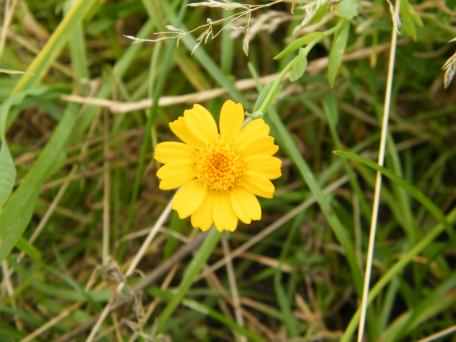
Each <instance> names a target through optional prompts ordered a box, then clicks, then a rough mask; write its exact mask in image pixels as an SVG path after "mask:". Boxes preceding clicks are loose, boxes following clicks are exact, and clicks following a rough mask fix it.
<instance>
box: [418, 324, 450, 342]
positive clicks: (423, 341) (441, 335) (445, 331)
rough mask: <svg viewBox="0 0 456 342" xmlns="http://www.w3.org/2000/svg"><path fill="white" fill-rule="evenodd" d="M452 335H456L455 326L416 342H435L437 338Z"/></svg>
mask: <svg viewBox="0 0 456 342" xmlns="http://www.w3.org/2000/svg"><path fill="white" fill-rule="evenodd" d="M453 333H456V325H452V326H451V327H449V328H446V329H444V330H442V331H439V332H437V333H435V334H432V335H431V336H428V337H425V338H422V339H421V340H419V341H418V342H431V341H435V340H437V339H439V338H442V337H444V336H448V335H450V334H453Z"/></svg>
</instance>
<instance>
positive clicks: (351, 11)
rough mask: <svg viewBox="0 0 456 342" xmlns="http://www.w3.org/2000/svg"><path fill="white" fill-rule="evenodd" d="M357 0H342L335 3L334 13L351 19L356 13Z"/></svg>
mask: <svg viewBox="0 0 456 342" xmlns="http://www.w3.org/2000/svg"><path fill="white" fill-rule="evenodd" d="M358 6H359V1H358V0H342V1H341V2H339V4H338V5H337V9H336V13H337V15H338V16H339V17H342V18H344V19H347V20H352V19H353V18H354V17H356V16H357V15H358Z"/></svg>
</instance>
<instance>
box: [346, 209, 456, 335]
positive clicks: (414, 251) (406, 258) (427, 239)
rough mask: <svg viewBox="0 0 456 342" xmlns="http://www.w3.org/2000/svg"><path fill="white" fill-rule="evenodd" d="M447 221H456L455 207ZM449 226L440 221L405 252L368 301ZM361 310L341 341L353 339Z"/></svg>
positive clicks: (354, 316)
mask: <svg viewBox="0 0 456 342" xmlns="http://www.w3.org/2000/svg"><path fill="white" fill-rule="evenodd" d="M445 222H448V224H450V225H452V224H454V223H455V222H456V209H453V210H452V211H451V212H450V213H449V214H448V215H447V216H446V218H445ZM446 227H447V225H446V224H442V223H439V224H438V225H436V226H435V227H434V228H432V229H431V231H430V232H429V233H428V234H426V235H425V236H424V237H423V238H422V239H421V240H420V241H419V242H418V243H417V244H416V245H415V246H414V247H413V248H411V249H410V250H409V251H408V252H406V253H405V254H403V255H402V256H401V258H400V259H399V261H398V262H396V263H395V264H394V265H393V266H392V267H389V268H388V271H387V272H386V273H385V275H383V276H382V277H381V278H380V280H379V281H378V282H377V283H376V284H375V286H374V287H372V289H371V291H370V293H369V297H368V303H369V304H370V303H372V301H373V300H374V299H375V298H376V297H377V296H378V295H379V294H380V292H381V291H382V290H383V288H384V287H385V286H386V285H388V283H389V282H390V281H391V280H392V279H393V278H394V277H396V276H397V275H398V274H399V273H400V272H401V271H402V270H403V269H404V267H405V266H407V265H408V264H409V263H410V262H411V261H412V260H413V259H414V258H415V257H416V256H417V255H418V254H420V253H421V252H422V251H423V250H424V249H425V248H426V247H427V246H429V244H431V243H432V241H434V240H435V239H436V238H437V237H438V236H439V235H440V234H441V233H442V232H443V231H444V230H445V228H446ZM359 316H360V311H359V309H358V310H357V311H356V313H355V314H354V315H353V317H352V319H351V321H350V323H349V325H348V327H347V329H346V330H345V332H344V335H343V336H342V338H341V342H349V341H351V340H352V337H353V333H354V332H355V329H356V326H357V324H358V321H359Z"/></svg>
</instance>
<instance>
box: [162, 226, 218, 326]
mask: <svg viewBox="0 0 456 342" xmlns="http://www.w3.org/2000/svg"><path fill="white" fill-rule="evenodd" d="M221 237H222V233H220V232H219V231H218V230H216V229H215V228H212V229H211V231H210V232H209V234H208V235H207V237H206V239H205V240H204V243H203V244H202V245H201V247H200V249H199V250H198V252H196V254H195V255H194V257H193V259H192V261H191V263H190V265H188V267H187V268H186V269H185V273H184V276H183V279H182V281H181V283H180V284H179V287H178V289H177V291H176V293H175V294H174V296H173V298H172V299H171V301H170V302H169V303H168V304H167V305H166V307H165V309H164V310H163V312H162V313H161V314H160V316H159V317H158V319H157V332H158V333H160V332H163V331H164V330H165V327H166V322H167V321H168V319H169V318H170V317H171V315H172V314H173V312H174V310H176V308H177V306H178V305H179V304H180V303H181V302H182V300H183V299H184V297H185V295H186V294H187V292H188V290H189V289H190V286H191V285H192V283H193V282H194V280H195V279H196V278H197V277H198V275H199V274H200V272H201V270H202V268H203V267H204V266H205V265H206V262H207V260H208V259H209V257H210V255H211V254H212V252H213V251H214V249H215V247H216V246H217V243H218V242H219V241H220V238H221Z"/></svg>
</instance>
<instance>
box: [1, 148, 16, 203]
mask: <svg viewBox="0 0 456 342" xmlns="http://www.w3.org/2000/svg"><path fill="white" fill-rule="evenodd" d="M15 182H16V167H15V165H14V160H13V158H12V157H11V153H10V151H9V148H8V145H7V144H6V142H5V141H4V142H3V143H2V147H1V148H0V210H1V208H2V207H3V205H4V204H5V202H6V200H7V199H8V198H9V196H10V195H11V193H12V192H13V187H14V183H15Z"/></svg>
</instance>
